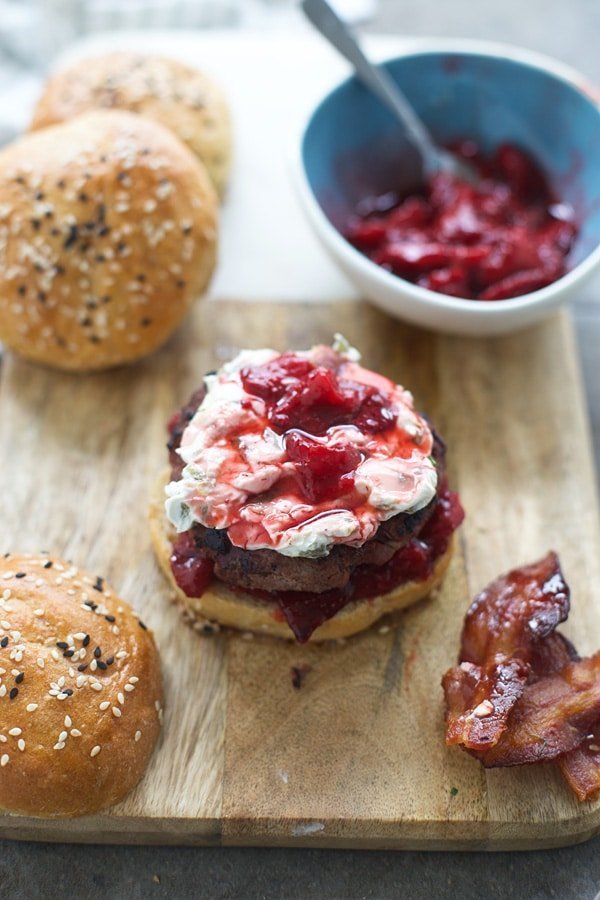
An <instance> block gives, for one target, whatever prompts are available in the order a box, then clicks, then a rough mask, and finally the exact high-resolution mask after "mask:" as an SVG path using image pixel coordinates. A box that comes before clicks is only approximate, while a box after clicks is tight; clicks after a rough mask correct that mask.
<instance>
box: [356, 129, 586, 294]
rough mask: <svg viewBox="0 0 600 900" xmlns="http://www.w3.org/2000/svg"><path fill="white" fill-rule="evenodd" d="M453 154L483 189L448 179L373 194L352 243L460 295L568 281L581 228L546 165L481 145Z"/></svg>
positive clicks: (407, 274) (360, 212)
mask: <svg viewBox="0 0 600 900" xmlns="http://www.w3.org/2000/svg"><path fill="white" fill-rule="evenodd" d="M453 149H454V151H455V152H456V153H457V154H458V155H459V156H462V157H463V158H464V159H467V160H468V161H469V162H470V163H471V164H472V165H473V166H474V168H475V169H476V170H477V171H478V172H479V174H480V176H481V181H480V182H479V183H478V184H469V183H467V182H466V181H463V180H460V179H458V178H455V177H454V176H452V175H449V174H446V173H438V174H436V175H434V176H433V177H432V178H431V179H430V180H429V182H428V184H427V185H426V187H425V190H424V191H423V192H422V193H420V194H413V195H411V196H409V197H405V198H402V197H400V196H399V195H397V194H394V193H393V192H391V193H388V194H385V195H383V196H381V197H368V198H366V199H365V200H363V201H362V202H361V203H360V204H359V207H358V209H357V214H356V215H355V216H354V217H353V218H352V220H351V221H349V222H348V225H347V228H346V229H345V235H346V237H347V238H348V240H349V241H350V242H351V243H352V244H354V246H355V247H356V248H357V249H358V250H360V251H361V252H362V253H364V254H365V255H366V256H368V257H369V259H372V260H373V262H376V263H377V264H378V265H380V266H382V267H383V268H384V269H387V270H389V271H390V272H393V273H394V274H396V275H399V276H400V277H402V278H404V279H406V280H407V281H411V282H412V283H413V284H417V285H419V286H420V287H424V288H428V289H429V290H432V291H436V292H437V293H440V294H447V295H449V296H454V297H464V298H468V299H473V300H483V301H495V300H504V299H507V298H510V297H519V296H521V295H522V294H527V293H529V292H531V291H536V290H538V289H539V288H543V287H545V286H546V285H549V284H551V283H552V282H554V281H556V280H557V279H558V278H560V277H561V276H562V275H564V274H565V272H566V271H567V257H568V255H569V252H570V250H571V248H572V246H573V243H574V240H575V238H576V236H577V227H576V224H575V222H574V221H573V212H572V210H571V209H570V208H569V207H567V206H565V205H564V204H561V203H559V202H557V201H556V199H555V198H554V197H553V196H552V193H551V191H550V188H549V186H548V183H547V181H546V178H545V176H544V174H543V173H542V171H541V169H540V168H539V167H538V166H537V164H536V163H535V162H534V161H533V160H532V159H531V158H530V157H529V156H528V155H527V154H526V153H525V152H524V151H522V150H520V149H519V148H518V147H515V146H512V145H511V144H502V145H501V146H500V147H498V149H497V150H496V152H495V153H494V154H493V155H492V156H491V157H489V158H488V157H485V156H484V155H483V154H482V153H481V152H480V151H479V149H478V147H477V145H476V144H475V143H473V142H472V141H463V142H462V143H460V144H458V145H456V146H455V147H453Z"/></svg>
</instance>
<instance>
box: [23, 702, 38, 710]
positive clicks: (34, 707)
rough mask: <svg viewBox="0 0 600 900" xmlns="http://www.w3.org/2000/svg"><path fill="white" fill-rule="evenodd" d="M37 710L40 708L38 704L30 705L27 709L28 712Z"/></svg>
mask: <svg viewBox="0 0 600 900" xmlns="http://www.w3.org/2000/svg"><path fill="white" fill-rule="evenodd" d="M37 708H38V705H37V703H28V704H27V706H26V707H25V709H26V710H27V712H35V711H36V709H37Z"/></svg>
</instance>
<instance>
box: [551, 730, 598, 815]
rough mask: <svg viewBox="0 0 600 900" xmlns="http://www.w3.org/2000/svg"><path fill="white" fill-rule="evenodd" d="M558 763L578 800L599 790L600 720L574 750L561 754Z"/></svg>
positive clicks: (585, 798)
mask: <svg viewBox="0 0 600 900" xmlns="http://www.w3.org/2000/svg"><path fill="white" fill-rule="evenodd" d="M558 764H559V766H560V770H561V772H562V774H563V777H564V779H565V781H566V782H567V784H568V785H569V787H570V788H571V789H572V790H573V791H574V792H575V794H576V795H577V797H578V798H579V800H589V799H590V797H593V796H594V794H596V793H597V792H598V791H600V722H597V723H596V726H595V727H594V728H593V729H592V730H591V732H590V733H589V734H588V735H587V736H586V738H585V740H584V741H583V743H582V744H580V745H579V747H577V749H576V750H571V752H570V753H566V754H565V755H564V756H561V758H560V759H559V760H558Z"/></svg>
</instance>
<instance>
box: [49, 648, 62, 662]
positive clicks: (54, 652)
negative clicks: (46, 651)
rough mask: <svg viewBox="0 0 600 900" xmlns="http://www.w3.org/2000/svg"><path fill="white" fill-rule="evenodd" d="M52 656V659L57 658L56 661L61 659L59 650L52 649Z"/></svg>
mask: <svg viewBox="0 0 600 900" xmlns="http://www.w3.org/2000/svg"><path fill="white" fill-rule="evenodd" d="M51 656H52V659H55V660H56V662H58V661H59V659H60V655H59V652H58V650H52V651H51Z"/></svg>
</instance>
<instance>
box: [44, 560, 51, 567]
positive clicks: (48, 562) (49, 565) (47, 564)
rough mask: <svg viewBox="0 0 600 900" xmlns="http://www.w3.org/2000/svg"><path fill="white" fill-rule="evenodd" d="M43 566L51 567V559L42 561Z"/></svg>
mask: <svg viewBox="0 0 600 900" xmlns="http://www.w3.org/2000/svg"><path fill="white" fill-rule="evenodd" d="M44 568H45V569H51V568H52V560H51V559H49V560H47V561H46V562H45V563H44Z"/></svg>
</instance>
